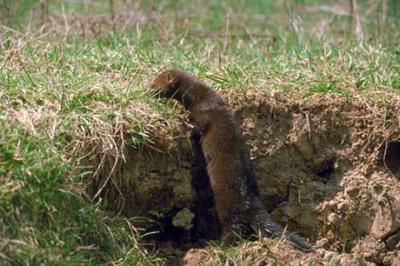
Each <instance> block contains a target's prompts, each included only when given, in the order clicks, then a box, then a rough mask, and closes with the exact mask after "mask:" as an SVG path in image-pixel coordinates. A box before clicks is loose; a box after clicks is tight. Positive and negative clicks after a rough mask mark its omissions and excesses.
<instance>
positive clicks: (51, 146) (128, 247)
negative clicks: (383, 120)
mask: <svg viewBox="0 0 400 266" xmlns="http://www.w3.org/2000/svg"><path fill="white" fill-rule="evenodd" d="M22 2H23V1H22ZM22 2H21V5H20V6H18V4H15V3H13V2H11V1H3V4H2V5H3V6H1V5H0V8H1V11H0V12H1V13H0V14H6V13H8V12H9V14H11V15H9V16H3V21H2V26H1V31H0V46H1V48H0V261H2V263H0V264H5V265H78V264H85V265H99V264H107V265H135V264H143V265H146V264H149V265H153V264H162V263H163V260H162V259H160V258H157V254H152V253H151V254H150V253H149V252H148V251H146V250H145V249H144V248H143V247H142V246H141V245H140V239H141V232H138V231H137V229H136V228H135V227H134V226H133V225H132V221H130V220H129V219H127V218H124V217H121V216H120V215H118V214H116V213H110V212H107V211H105V210H104V208H103V207H102V203H101V202H97V201H96V200H93V199H92V198H91V197H90V196H89V195H88V194H87V193H86V190H85V188H86V182H87V180H88V179H90V178H91V177H92V176H93V175H96V173H97V172H96V170H97V169H98V168H95V167H90V165H87V164H85V162H86V161H88V159H90V158H91V157H93V156H96V155H97V154H107V155H109V156H111V157H112V158H114V159H115V160H120V161H121V160H123V151H122V150H123V147H124V145H125V144H127V145H130V146H133V147H136V146H139V145H142V144H143V143H146V142H148V141H150V140H149V138H150V137H149V136H154V135H156V134H157V132H156V129H157V126H156V125H158V124H157V123H160V120H163V119H164V120H167V121H169V122H168V123H170V125H172V126H171V127H170V128H171V130H173V123H174V122H173V121H174V118H175V117H177V116H179V112H178V111H176V110H174V109H172V108H171V107H170V106H169V105H164V104H161V103H159V102H158V101H156V100H154V99H151V98H149V97H148V96H147V95H146V91H145V89H146V88H147V87H148V86H149V83H150V82H151V80H152V79H153V77H154V76H155V75H156V74H157V73H158V72H159V71H160V70H161V69H165V68H171V67H172V68H179V69H183V70H185V71H189V72H192V73H195V74H196V75H198V76H200V77H201V78H203V79H205V80H206V81H207V82H208V83H210V84H212V85H213V86H214V87H215V88H217V89H218V90H221V91H228V92H229V93H235V94H238V95H239V96H240V97H246V88H248V87H256V88H258V89H259V90H260V91H265V92H266V93H270V92H274V91H282V92H285V93H288V94H294V95H297V96H299V97H307V96H309V95H311V94H315V93H335V94H340V95H343V96H344V97H346V98H348V99H349V100H351V99H352V98H353V97H361V98H363V99H365V100H367V101H379V103H382V106H384V105H385V103H387V102H388V101H389V100H390V99H391V98H392V96H393V95H398V94H399V90H400V48H399V45H400V43H399V40H400V31H399V30H398V29H399V27H400V20H399V19H398V18H399V17H400V15H399V14H400V10H399V8H400V7H399V5H398V4H396V3H395V1H377V3H372V4H371V2H369V1H360V2H361V3H360V16H361V22H362V27H363V28H362V30H363V36H362V37H360V36H355V35H354V31H353V25H354V18H353V16H351V13H349V12H350V9H349V7H348V1H312V0H303V1H258V0H251V1H239V0H225V1H190V3H189V2H188V1H135V3H123V1H121V2H120V1H86V2H85V1H62V3H64V4H60V3H57V4H54V3H48V2H45V1H44V2H45V3H46V5H45V6H44V8H43V7H41V6H40V4H39V3H38V2H36V1H26V3H25V4H26V5H23V4H22ZM49 2H50V1H49ZM111 4H112V5H111ZM392 6H394V8H393V7H392ZM327 7H331V8H327ZM22 10H24V12H23V11H22ZM396 12H397V13H396ZM360 38H362V40H360ZM136 107H138V108H139V109H140V110H147V113H145V115H140V114H138V112H137V111H136V109H135V108H136ZM152 125H155V126H154V127H153V126H152ZM166 133H168V132H166ZM169 133H170V132H169ZM221 252H222V251H221ZM227 252H228V253H227V254H228V255H227V256H228V257H235V255H232V254H231V252H232V250H229V251H227ZM223 254H224V253H223ZM225 255H226V254H225ZM218 256H221V253H218Z"/></svg>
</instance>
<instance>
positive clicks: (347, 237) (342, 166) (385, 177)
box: [92, 93, 400, 265]
mask: <svg viewBox="0 0 400 266" xmlns="http://www.w3.org/2000/svg"><path fill="white" fill-rule="evenodd" d="M223 96H224V97H225V100H226V101H227V102H228V105H229V107H230V108H231V110H232V112H234V114H235V117H236V119H237V121H238V122H239V123H240V125H241V128H242V131H243V134H244V136H245V139H246V143H247V145H248V148H249V150H250V153H251V157H252V162H253V164H254V166H255V169H256V173H257V175H258V180H257V182H258V186H259V190H260V193H261V198H262V200H263V202H264V204H265V206H266V208H267V209H268V211H270V212H271V215H272V217H273V218H274V219H275V220H276V221H278V222H280V223H281V224H284V225H287V226H288V230H290V231H297V232H299V233H300V234H302V235H303V236H305V237H306V238H308V239H309V240H310V242H312V243H313V244H314V245H315V246H316V251H315V252H313V253H307V254H304V253H302V252H299V251H297V250H294V249H293V248H292V247H291V246H290V245H288V244H287V243H280V244H279V245H280V246H279V249H277V250H276V252H275V253H274V248H268V250H269V252H272V254H274V255H275V258H278V263H290V262H291V261H300V262H301V263H307V262H313V263H315V264H317V265H318V264H326V263H329V262H330V263H332V262H335V263H337V264H340V265H400V251H399V250H400V179H399V176H400V142H399V141H398V139H399V138H400V130H399V123H400V121H399V119H398V117H399V111H400V108H398V105H397V104H396V102H395V100H393V103H390V104H387V105H385V106H378V105H372V104H371V103H368V102H367V101H363V100H359V99H352V100H346V99H345V98H343V97H341V96H335V95H314V96H311V97H308V98H300V99H297V100H293V99H291V98H287V97H284V96H282V95H279V94H275V95H262V96H260V95H257V94H256V93H254V94H251V93H250V94H249V96H248V97H246V98H247V100H240V99H239V97H231V96H230V95H223ZM190 129H191V128H190V126H189V125H188V121H187V120H185V119H182V122H181V128H180V130H179V133H177V134H179V135H176V136H169V141H170V142H173V143H174V145H172V146H171V145H169V147H168V148H165V147H163V146H162V145H160V146H157V142H156V141H155V142H154V143H153V144H152V145H151V146H146V145H145V146H143V147H142V148H141V149H137V150H136V149H132V150H129V151H128V154H127V160H126V163H125V164H124V165H122V166H121V170H120V171H119V174H118V175H115V176H113V177H112V178H113V179H114V181H113V182H109V184H108V185H107V186H106V187H105V189H104V191H103V192H102V194H101V197H102V200H103V201H104V202H106V203H107V205H108V208H109V209H112V210H114V211H116V212H118V213H121V215H125V216H127V217H146V219H145V220H144V222H143V221H142V222H140V221H139V220H138V226H139V227H143V228H145V229H146V230H158V231H159V233H158V234H156V235H154V239H155V240H156V242H157V243H158V248H160V249H161V250H162V249H170V250H175V251H176V253H177V254H179V255H177V256H181V257H182V262H183V263H184V264H187V265H197V264H195V263H196V261H201V262H202V263H204V264H206V265H207V264H209V265H212V264H213V263H214V264H215V260H213V259H212V255H210V252H209V251H207V249H204V246H205V245H206V244H205V243H207V242H206V241H210V240H215V239H217V238H218V233H219V227H218V220H217V219H216V216H215V210H214V208H213V202H212V193H211V191H210V188H209V185H208V180H207V176H206V172H205V170H204V169H198V168H197V167H196V165H194V164H193V155H192V150H191V144H190V140H189V135H190ZM227 163H229V162H227ZM99 178H100V179H101V176H100V177H99ZM99 183H101V182H98V181H97V182H93V188H92V190H93V191H96V184H99ZM149 221H153V222H149ZM266 241H267V242H268V241H269V240H268V239H267V240H266ZM196 243H197V244H199V243H201V245H200V244H199V245H196ZM191 247H197V248H192V249H190V248H191ZM243 249H244V251H243V252H246V251H245V249H246V248H243ZM177 250H179V252H178V251H177ZM252 250H253V251H254V247H253V249H252ZM263 252H265V250H263V249H262V248H260V247H258V249H256V251H255V254H260V256H259V257H258V258H257V256H255V255H254V254H253V256H255V259H254V260H253V261H252V260H248V261H247V262H246V263H248V264H253V263H254V261H255V260H257V261H258V262H259V260H260V258H264V259H265V262H266V263H268V261H267V258H266V257H265V256H264V257H263V256H261V255H262V254H263ZM172 253H173V252H172Z"/></svg>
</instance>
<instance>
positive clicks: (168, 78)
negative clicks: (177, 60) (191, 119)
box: [151, 70, 192, 109]
mask: <svg viewBox="0 0 400 266" xmlns="http://www.w3.org/2000/svg"><path fill="white" fill-rule="evenodd" d="M186 76H187V74H186V73H183V72H181V71H177V70H167V71H165V72H163V73H161V74H160V75H158V76H157V77H156V79H155V80H154V81H153V83H152V84H151V91H152V92H154V93H155V94H156V95H159V96H160V97H164V98H173V99H175V100H177V101H179V102H180V103H181V104H183V106H184V107H185V108H186V109H190V108H191V106H192V100H191V98H192V96H191V95H190V93H189V91H188V89H189V88H186V87H187V86H186V84H185V82H184V80H185V78H187V77H186Z"/></svg>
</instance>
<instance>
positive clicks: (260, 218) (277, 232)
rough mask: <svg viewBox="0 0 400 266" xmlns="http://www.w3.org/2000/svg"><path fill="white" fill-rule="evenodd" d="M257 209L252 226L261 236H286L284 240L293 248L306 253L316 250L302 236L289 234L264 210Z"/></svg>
mask: <svg viewBox="0 0 400 266" xmlns="http://www.w3.org/2000/svg"><path fill="white" fill-rule="evenodd" d="M260 203H261V202H260ZM257 205H258V204H257ZM257 209H258V211H257V214H256V216H255V221H254V223H253V226H252V227H253V229H254V230H255V231H256V232H257V231H260V233H261V235H267V236H272V237H281V236H284V238H285V239H286V240H287V241H288V242H289V243H290V244H291V245H292V246H294V247H295V248H298V249H300V250H302V251H304V252H311V251H313V250H314V247H313V246H312V245H311V244H310V243H308V242H307V241H306V240H305V239H304V238H303V237H302V236H300V235H299V234H297V233H294V232H287V231H286V230H285V228H284V227H283V226H282V225H280V224H278V223H277V222H275V221H274V220H272V218H271V216H270V215H269V213H268V212H267V211H266V210H265V209H264V208H262V209H260V208H257Z"/></svg>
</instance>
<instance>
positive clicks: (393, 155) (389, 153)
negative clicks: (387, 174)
mask: <svg viewBox="0 0 400 266" xmlns="http://www.w3.org/2000/svg"><path fill="white" fill-rule="evenodd" d="M383 161H384V163H385V165H386V167H387V168H389V170H390V171H391V172H392V174H393V175H394V176H395V177H397V178H400V142H399V141H397V140H392V141H390V142H389V143H388V144H387V147H386V150H385V154H384V158H383Z"/></svg>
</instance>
